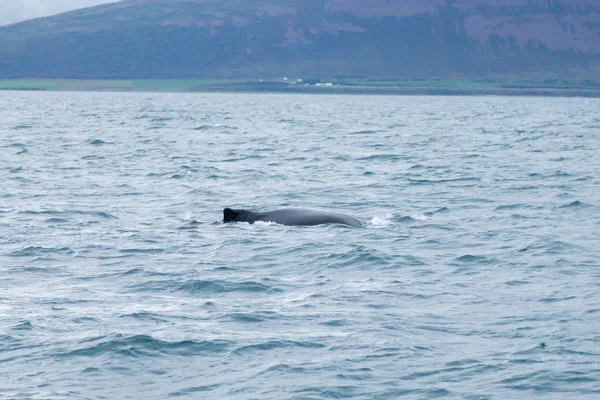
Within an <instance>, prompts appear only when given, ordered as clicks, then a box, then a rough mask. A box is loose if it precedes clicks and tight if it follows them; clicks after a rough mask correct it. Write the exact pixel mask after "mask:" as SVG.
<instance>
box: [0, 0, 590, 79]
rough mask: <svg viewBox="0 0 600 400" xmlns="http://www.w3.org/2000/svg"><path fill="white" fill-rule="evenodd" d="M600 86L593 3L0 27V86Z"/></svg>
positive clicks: (143, 9) (277, 7)
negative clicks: (576, 80) (48, 81)
mask: <svg viewBox="0 0 600 400" xmlns="http://www.w3.org/2000/svg"><path fill="white" fill-rule="evenodd" d="M497 75H511V76H541V77H568V76H576V77H581V78H586V79H598V78H600V2H598V1H597V0H487V1H483V0H362V1H361V0H125V1H122V2H119V3H113V4H107V5H102V6H97V7H93V8H88V9H83V10H77V11H73V12H69V13H65V14H60V15H57V16H53V17H48V18H40V19H36V20H31V21H25V22H22V23H19V24H15V25H10V26H6V27H0V78H18V77H24V78H105V79H106V78H111V79H117V78H119V79H124V78H126V79H133V78H237V77H275V76H290V77H357V76H359V77H367V78H372V79H391V78H411V79H419V78H424V79H426V78H434V77H435V78H473V77H477V78H486V77H491V76H497Z"/></svg>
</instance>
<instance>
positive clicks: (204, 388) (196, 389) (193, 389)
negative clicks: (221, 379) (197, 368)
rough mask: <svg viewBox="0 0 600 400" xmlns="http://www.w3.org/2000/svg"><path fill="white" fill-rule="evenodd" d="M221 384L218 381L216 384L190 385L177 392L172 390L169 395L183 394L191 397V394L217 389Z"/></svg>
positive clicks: (180, 395) (177, 395)
mask: <svg viewBox="0 0 600 400" xmlns="http://www.w3.org/2000/svg"><path fill="white" fill-rule="evenodd" d="M220 386H221V384H219V383H216V384H214V385H205V386H194V387H190V388H186V389H181V390H178V391H176V392H171V393H169V394H168V396H169V397H182V396H186V397H189V396H190V395H193V394H194V393H199V392H209V391H212V390H214V389H217V388H218V387H220ZM192 397H194V396H192Z"/></svg>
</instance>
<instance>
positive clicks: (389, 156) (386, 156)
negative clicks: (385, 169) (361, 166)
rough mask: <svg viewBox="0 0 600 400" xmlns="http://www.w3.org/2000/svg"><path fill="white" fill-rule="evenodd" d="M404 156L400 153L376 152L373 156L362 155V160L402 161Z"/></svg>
mask: <svg viewBox="0 0 600 400" xmlns="http://www.w3.org/2000/svg"><path fill="white" fill-rule="evenodd" d="M403 159H404V157H403V156H400V155H398V154H374V155H371V156H366V157H361V158H359V159H358V160H360V161H401V160H403Z"/></svg>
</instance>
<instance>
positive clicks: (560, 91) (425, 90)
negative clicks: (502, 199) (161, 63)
mask: <svg viewBox="0 0 600 400" xmlns="http://www.w3.org/2000/svg"><path fill="white" fill-rule="evenodd" d="M0 90H18V91H82V92H147V93H148V92H149V93H154V92H163V93H306V94H348V95H425V96H427V95H443V96H485V95H492V96H493V95H495V96H546V97H594V98H598V97H600V84H596V83H595V82H591V83H588V84H587V85H576V84H574V85H571V84H569V83H564V82H562V84H560V85H549V84H537V83H527V82H525V83H523V82H517V83H515V82H510V83H506V82H505V83H500V82H489V81H466V80H446V81H444V80H422V81H410V80H398V81H377V80H362V81H360V80H355V81H349V82H340V83H337V82H336V83H331V82H325V83H320V82H316V83H315V82H312V83H310V84H305V83H302V82H294V83H290V82H286V81H283V80H262V81H261V80H248V79H239V80H195V79H190V80H183V79H182V80H174V79H168V80H163V79H156V80H152V79H139V80H138V79H134V80H87V79H86V80H84V79H5V80H0Z"/></svg>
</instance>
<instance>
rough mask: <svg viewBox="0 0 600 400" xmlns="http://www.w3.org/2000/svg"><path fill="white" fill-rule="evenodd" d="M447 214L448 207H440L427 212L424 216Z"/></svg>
mask: <svg viewBox="0 0 600 400" xmlns="http://www.w3.org/2000/svg"><path fill="white" fill-rule="evenodd" d="M447 212H450V209H449V208H448V207H441V208H438V209H437V210H434V211H428V212H426V213H425V215H426V216H428V217H432V216H434V215H435V214H442V213H447Z"/></svg>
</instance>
